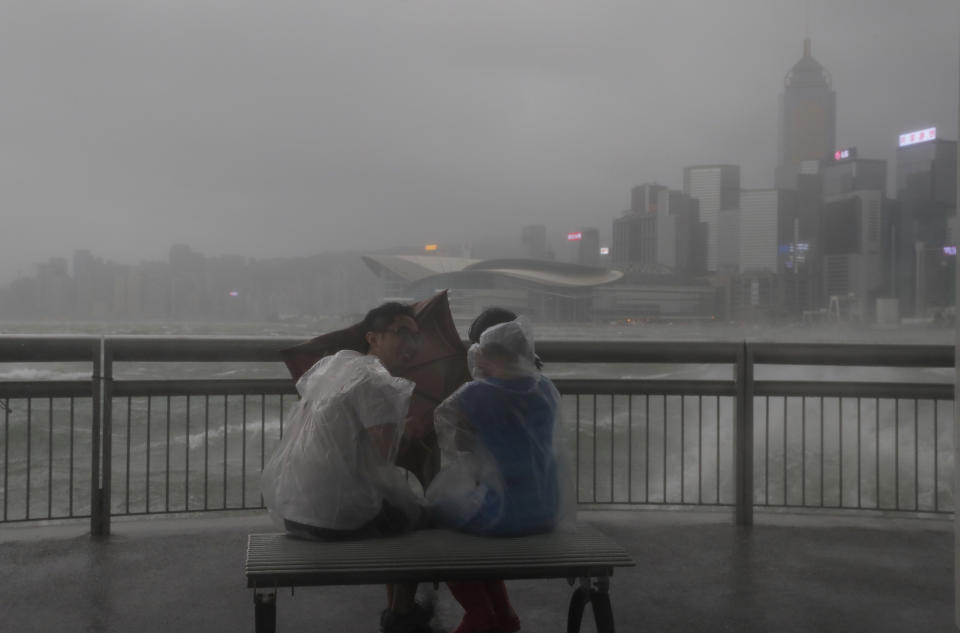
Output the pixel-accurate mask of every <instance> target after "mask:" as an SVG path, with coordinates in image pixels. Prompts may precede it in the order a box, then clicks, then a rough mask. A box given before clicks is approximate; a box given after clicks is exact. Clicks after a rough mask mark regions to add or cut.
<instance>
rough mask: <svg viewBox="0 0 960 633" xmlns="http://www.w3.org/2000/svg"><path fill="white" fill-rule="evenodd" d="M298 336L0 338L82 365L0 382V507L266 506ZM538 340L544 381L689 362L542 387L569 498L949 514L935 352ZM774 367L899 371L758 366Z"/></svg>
mask: <svg viewBox="0 0 960 633" xmlns="http://www.w3.org/2000/svg"><path fill="white" fill-rule="evenodd" d="M295 342H297V340H295V339H280V338H139V337H107V338H103V339H98V338H83V337H81V338H56V337H0V366H5V367H10V366H14V367H19V366H21V365H22V364H30V365H31V366H32V365H37V364H39V365H44V364H46V365H51V366H56V367H60V366H61V365H62V364H63V363H82V364H83V365H82V366H83V367H84V369H82V370H81V371H79V372H78V371H71V372H68V375H69V376H70V377H71V379H70V380H60V379H54V380H22V379H17V380H0V406H2V411H0V420H2V422H3V436H2V437H3V447H2V451H0V453H2V459H3V488H2V492H3V515H2V520H3V521H5V522H11V521H28V520H29V521H32V520H42V519H55V518H85V517H89V518H90V521H91V532H92V533H93V534H98V535H105V534H109V531H110V518H111V517H113V516H122V515H147V514H162V513H182V512H204V511H222V510H240V509H251V508H262V507H263V505H262V499H261V498H260V494H259V486H258V483H259V474H260V471H261V470H262V468H263V464H264V463H265V460H266V459H267V458H268V457H269V455H270V453H271V452H272V450H273V448H274V447H275V446H276V444H277V443H278V442H279V439H280V437H281V435H282V430H283V424H284V416H285V414H286V409H287V408H288V407H289V406H291V405H292V404H293V403H294V402H295V399H296V392H295V390H294V386H293V384H292V382H291V381H290V380H289V378H287V377H286V375H285V371H284V370H283V368H282V366H281V365H280V363H279V362H278V357H277V350H279V349H281V348H283V347H287V346H289V345H291V344H293V343H295ZM538 353H539V354H540V356H541V357H542V358H543V360H544V361H545V362H546V363H547V368H548V374H549V369H550V368H555V367H561V366H568V367H574V368H575V370H574V373H573V375H576V376H579V375H584V376H587V375H591V374H593V373H595V372H596V371H597V370H596V367H597V366H598V365H599V366H602V367H603V368H604V371H605V372H606V373H607V374H611V373H612V374H614V375H617V374H618V368H619V367H629V366H631V365H630V364H634V363H643V364H645V365H650V364H654V365H658V366H663V367H669V368H671V370H670V371H668V372H667V373H668V374H676V373H678V372H677V371H676V370H678V369H682V368H684V367H687V368H689V367H698V368H702V371H699V372H697V375H696V376H694V377H685V378H682V379H680V378H669V379H662V378H643V377H639V378H628V379H623V378H620V377H609V376H608V377H605V378H587V377H584V378H580V377H576V378H569V377H567V378H557V379H556V380H555V382H556V384H557V386H558V388H559V389H560V391H561V393H562V394H564V411H565V414H566V419H567V421H568V422H569V424H567V425H566V427H567V429H568V430H569V432H570V435H569V436H568V437H567V438H566V439H567V440H568V441H569V444H570V445H571V446H572V447H574V452H575V460H576V485H577V496H578V501H579V502H580V503H582V504H586V505H609V504H616V505H621V504H628V505H661V506H683V505H700V506H704V505H706V506H724V507H733V508H734V509H735V511H736V517H737V521H738V522H739V523H741V524H750V523H751V522H752V520H753V510H754V508H755V507H769V508H803V509H811V508H827V509H839V510H850V511H870V510H876V511H884V512H898V513H917V512H921V513H934V514H936V513H940V514H945V513H948V512H952V510H953V499H952V496H951V490H950V488H951V486H950V482H951V477H952V472H953V447H952V424H949V423H944V421H952V419H953V403H952V400H953V386H952V384H949V383H946V382H940V383H931V382H929V381H928V380H919V381H913V380H907V379H904V377H903V375H902V374H903V373H906V372H909V371H911V370H915V369H917V368H924V369H928V368H951V367H953V363H954V359H953V348H952V347H950V346H900V345H810V344H787V345H772V344H765V343H757V344H754V343H648V342H619V341H617V342H611V341H602V342H572V341H565V342H543V343H540V344H538ZM211 364H213V365H214V367H213V369H210V368H209V367H208V366H209V365H211ZM790 366H813V367H814V368H815V369H814V370H813V371H816V372H823V371H825V370H826V368H837V367H850V366H856V367H868V368H878V367H880V368H888V369H889V370H892V371H896V372H900V374H898V375H897V379H896V380H877V381H848V380H829V381H827V380H800V379H797V378H796V377H792V378H789V379H783V378H782V377H776V376H774V377H772V378H771V377H769V376H767V377H763V376H761V378H760V379H758V378H756V377H755V373H756V372H757V371H759V372H760V373H761V374H764V373H769V372H768V371H767V370H768V369H769V368H771V367H774V368H777V367H778V368H781V369H782V368H784V367H790ZM151 367H160V368H161V369H158V370H156V371H154V370H151V369H150V368H151ZM204 367H207V370H206V371H202V368H204ZM581 369H582V372H581ZM101 370H102V371H101ZM247 370H250V371H247ZM807 371H809V370H807ZM101 373H102V381H101V379H100V377H101ZM237 373H239V374H241V375H243V376H245V377H243V378H234V377H232V376H234V375H235V374H237ZM251 373H252V374H254V375H255V376H254V377H249V376H250V374H251ZM568 373H569V372H568ZM660 373H661V374H662V373H663V372H660ZM679 373H681V374H682V373H683V372H682V371H680V372H679ZM8 375H9V374H8ZM17 375H18V374H16V373H15V372H14V376H15V377H16V376H17ZM52 375H53V376H54V378H57V374H56V372H53V374H52ZM78 375H80V376H83V378H82V379H81V378H78V377H77V376H78ZM23 376H24V377H28V378H29V377H30V374H29V372H27V373H25V374H23ZM747 438H749V441H747ZM755 456H756V457H755ZM87 464H89V467H87ZM86 491H89V492H86Z"/></svg>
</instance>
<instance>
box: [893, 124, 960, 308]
mask: <svg viewBox="0 0 960 633" xmlns="http://www.w3.org/2000/svg"><path fill="white" fill-rule="evenodd" d="M897 201H898V209H897V214H896V217H895V219H894V229H893V230H894V239H893V250H894V257H895V258H896V263H895V266H894V275H895V279H894V291H895V292H896V295H897V296H898V297H899V299H900V309H901V311H902V312H904V313H906V314H910V313H911V312H912V313H913V314H915V315H917V316H922V315H924V314H925V313H926V311H927V310H928V308H942V307H945V306H948V305H951V304H952V303H953V301H954V297H953V270H954V266H955V264H954V261H953V257H955V255H953V253H954V252H955V250H954V249H955V248H956V245H957V244H956V241H955V240H956V236H955V235H952V233H953V231H952V229H954V228H955V226H956V217H957V142H956V141H947V140H943V139H939V138H937V133H936V128H928V129H925V130H917V131H915V132H907V133H905V134H902V135H901V136H900V142H899V147H898V149H897Z"/></svg>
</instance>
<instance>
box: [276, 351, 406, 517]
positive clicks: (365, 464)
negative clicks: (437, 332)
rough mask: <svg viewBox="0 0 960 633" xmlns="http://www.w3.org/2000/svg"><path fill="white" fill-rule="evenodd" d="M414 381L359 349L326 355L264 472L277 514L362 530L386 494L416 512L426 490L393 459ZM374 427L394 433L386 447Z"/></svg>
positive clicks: (304, 383)
mask: <svg viewBox="0 0 960 633" xmlns="http://www.w3.org/2000/svg"><path fill="white" fill-rule="evenodd" d="M413 388H414V384H413V382H411V381H409V380H406V379H404V378H396V377H394V376H391V375H390V373H389V372H388V371H387V369H386V368H385V367H384V366H383V364H382V363H381V362H380V361H379V359H377V358H376V357H375V356H368V355H363V354H360V353H358V352H353V351H342V352H338V353H337V354H334V355H332V356H328V357H326V358H323V359H322V360H320V361H318V362H317V363H316V364H315V365H314V366H313V367H312V368H311V369H310V370H309V371H307V372H306V373H305V374H304V375H303V376H302V377H301V378H300V380H298V381H297V391H298V392H299V393H300V401H299V402H298V403H297V404H296V405H295V406H294V408H293V410H292V413H291V416H290V424H289V426H288V427H287V429H286V432H285V433H284V436H283V440H282V441H281V443H280V446H279V447H278V448H277V450H276V452H275V453H274V454H273V456H272V457H271V458H270V460H269V462H268V463H267V464H266V466H265V467H264V470H263V475H262V479H261V487H262V491H263V499H264V503H265V504H266V506H267V509H268V510H269V511H270V514H271V516H272V517H273V518H274V520H275V522H277V524H278V525H282V524H283V521H284V520H288V521H294V522H296V523H300V524H303V525H307V526H313V527H318V528H323V529H329V530H355V529H358V528H360V527H362V526H363V525H364V524H366V523H367V522H368V521H371V520H372V519H373V518H374V517H375V516H377V514H378V513H379V512H380V511H381V509H382V507H383V503H384V501H386V502H388V503H389V504H390V505H392V506H394V507H395V508H398V509H399V510H400V511H402V512H403V513H404V514H405V515H407V516H408V517H409V518H410V519H411V521H412V520H413V519H415V518H416V517H417V516H418V515H419V513H420V511H421V508H422V505H423V499H422V496H418V495H417V494H415V493H414V492H413V491H412V490H411V487H410V485H409V484H408V483H407V480H406V478H405V477H404V474H403V473H404V471H403V470H401V469H400V468H398V467H397V466H395V465H394V463H393V462H394V459H395V457H396V453H397V447H398V445H399V441H400V436H401V434H402V433H403V428H404V419H405V417H406V415H407V409H408V407H409V404H410V396H411V394H412V393H413ZM377 427H379V428H377ZM372 429H375V430H376V431H377V433H376V436H377V437H380V438H383V437H386V438H390V444H389V449H388V450H387V454H386V455H384V452H383V451H382V450H381V449H379V448H378V447H377V446H376V445H375V442H376V441H377V440H376V439H375V438H374V433H373V432H372V431H371V430H372ZM383 431H386V433H383Z"/></svg>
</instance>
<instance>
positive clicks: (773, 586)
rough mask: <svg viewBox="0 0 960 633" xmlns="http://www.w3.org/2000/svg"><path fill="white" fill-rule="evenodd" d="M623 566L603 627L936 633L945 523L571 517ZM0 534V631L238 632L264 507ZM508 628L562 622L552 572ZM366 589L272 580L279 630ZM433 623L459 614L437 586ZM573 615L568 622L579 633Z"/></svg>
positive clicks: (363, 612) (369, 623) (340, 627)
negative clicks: (617, 546) (100, 529)
mask: <svg viewBox="0 0 960 633" xmlns="http://www.w3.org/2000/svg"><path fill="white" fill-rule="evenodd" d="M580 519H581V520H583V521H586V522H589V523H592V524H594V525H595V526H597V527H598V528H599V529H601V530H602V531H604V532H605V533H607V534H608V535H609V536H611V537H613V538H614V539H616V540H618V541H619V542H620V543H621V544H623V545H624V546H625V547H626V548H627V550H628V551H629V552H630V554H631V555H632V556H633V558H634V559H635V561H636V562H637V566H636V567H635V568H632V569H626V570H618V571H617V572H616V575H615V576H614V577H613V579H612V586H611V595H612V602H613V608H614V615H615V618H616V625H617V630H618V631H621V632H627V633H629V632H633V631H638V632H639V631H643V632H649V633H659V632H666V631H691V632H695V631H710V632H718V631H729V632H736V633H754V632H756V633H807V632H809V633H813V632H823V633H830V632H834V631H836V632H838V633H839V632H843V633H855V632H860V631H862V632H864V633H866V632H871V633H879V632H890V633H893V632H897V633H901V632H905V631H923V632H925V633H926V632H940V631H943V632H948V631H955V629H954V627H953V606H952V604H953V562H952V553H953V524H952V522H950V521H947V520H943V519H907V518H884V517H861V518H855V517H849V516H847V517H842V518H841V517H833V516H814V515H809V514H804V515H798V514H773V513H758V514H757V515H756V525H754V526H753V527H752V528H745V527H737V526H736V525H735V524H734V523H733V520H732V515H731V513H730V512H728V511H718V512H697V511H649V510H623V511H620V510H602V511H585V512H581V513H580ZM88 528H89V526H88V524H87V523H86V522H78V523H73V524H68V525H60V526H36V525H31V526H27V525H22V526H5V527H4V528H3V530H2V531H0V630H2V631H10V632H17V633H28V632H34V631H36V632H41V631H42V632H52V631H70V632H73V631H77V632H85V633H86V632H89V633H95V632H102V631H110V632H113V631H116V632H129V631H136V632H137V633H155V632H156V633H159V632H161V631H164V632H166V631H204V632H208V631H210V632H212V631H232V632H238V631H253V598H252V592H251V591H250V590H249V589H247V588H246V585H245V579H244V576H243V559H244V551H245V544H246V535H247V533H249V532H251V531H270V530H272V529H273V528H272V525H271V524H270V522H269V520H268V519H267V517H266V515H265V514H264V513H247V514H242V515H234V516H227V517H223V516H213V515H207V516H198V517H189V518H169V517H168V518H152V519H150V518H148V519H143V518H141V519H129V520H116V521H114V523H113V535H112V536H111V537H109V538H108V539H104V540H95V539H91V537H90V536H89V534H88ZM509 588H510V590H511V594H512V597H513V599H514V602H515V606H516V608H517V611H518V612H519V613H520V615H521V618H522V620H523V622H524V628H523V630H524V631H529V632H531V633H532V632H539V631H563V630H564V627H565V618H566V607H567V600H568V599H569V595H570V589H569V588H568V587H567V585H566V583H564V582H563V581H512V582H510V583H509ZM383 594H384V592H383V589H382V588H380V587H329V588H309V589H299V590H297V591H296V593H295V595H293V596H291V595H290V592H289V591H284V592H281V593H280V594H279V596H278V600H279V625H280V630H281V631H297V632H299V631H304V632H314V631H341V632H344V633H351V632H353V631H357V632H361V631H371V632H372V631H376V624H377V613H378V612H379V609H380V608H381V606H382V603H383V600H384V596H383ZM439 599H440V602H439V609H438V611H439V615H440V617H441V621H442V622H443V624H444V625H446V627H447V629H448V630H449V629H452V628H453V627H454V626H455V625H456V623H457V621H458V618H459V610H458V608H457V607H456V604H455V603H454V602H453V600H452V598H451V597H450V595H449V592H447V591H446V589H444V588H442V587H441V589H440V592H439ZM589 617H590V614H589V613H588V614H587V616H586V617H585V620H584V629H583V630H584V631H585V632H590V631H593V630H594V629H593V623H592V621H589Z"/></svg>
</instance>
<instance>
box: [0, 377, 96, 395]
mask: <svg viewBox="0 0 960 633" xmlns="http://www.w3.org/2000/svg"><path fill="white" fill-rule="evenodd" d="M84 397H87V398H89V397H92V388H91V386H90V381H89V380H31V381H25V380H22V381H12V380H11V381H5V380H4V381H0V398H10V399H11V400H12V399H14V398H84Z"/></svg>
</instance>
